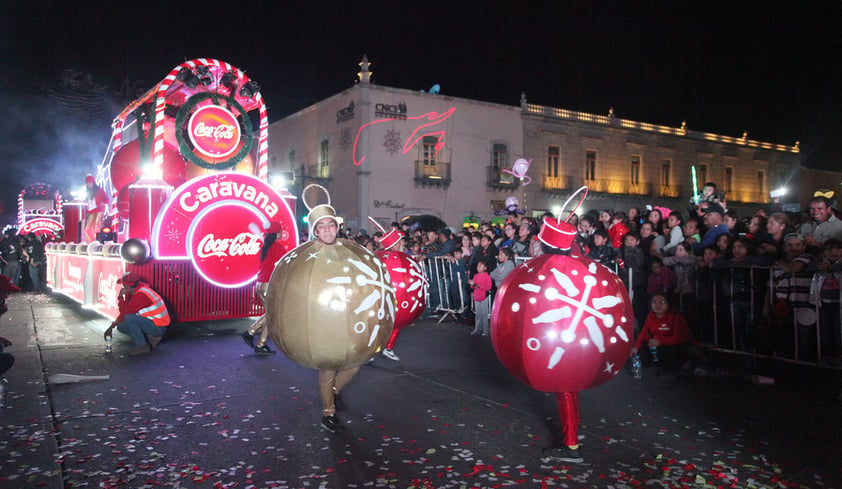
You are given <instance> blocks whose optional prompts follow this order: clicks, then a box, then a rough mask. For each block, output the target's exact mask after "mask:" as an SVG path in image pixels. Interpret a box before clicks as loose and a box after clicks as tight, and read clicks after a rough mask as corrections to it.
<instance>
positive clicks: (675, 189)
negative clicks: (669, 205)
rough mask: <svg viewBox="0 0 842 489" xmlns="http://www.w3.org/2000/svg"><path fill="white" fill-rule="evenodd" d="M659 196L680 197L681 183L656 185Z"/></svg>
mask: <svg viewBox="0 0 842 489" xmlns="http://www.w3.org/2000/svg"><path fill="white" fill-rule="evenodd" d="M658 196H659V197H681V185H661V186H659V187H658Z"/></svg>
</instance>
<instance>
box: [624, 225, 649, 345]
mask: <svg viewBox="0 0 842 489" xmlns="http://www.w3.org/2000/svg"><path fill="white" fill-rule="evenodd" d="M623 244H624V245H625V246H623V249H622V257H623V268H621V269H620V278H621V279H622V280H623V283H624V284H625V285H626V289H628V291H629V294H630V295H631V300H632V307H633V309H634V319H635V331H640V328H642V327H643V322H644V321H645V320H646V315H647V314H648V313H649V306H648V305H647V301H646V272H645V271H644V268H643V264H644V262H645V259H644V257H643V250H642V249H641V248H640V235H638V234H637V232H634V231H632V232H630V233H628V234H626V235H625V236H624V237H623Z"/></svg>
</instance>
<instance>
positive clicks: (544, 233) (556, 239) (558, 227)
mask: <svg viewBox="0 0 842 489" xmlns="http://www.w3.org/2000/svg"><path fill="white" fill-rule="evenodd" d="M579 193H582V197H580V198H579V202H578V203H577V204H576V207H574V208H573V210H572V211H570V214H568V215H567V217H566V218H565V219H561V215H562V214H564V209H565V208H566V207H567V204H569V203H570V201H571V200H572V199H573V197H575V196H576V195H577V194H579ZM587 195H588V187H579V189H578V190H576V191H575V192H573V195H571V196H570V197H568V198H567V200H566V201H565V202H564V205H562V206H561V211H559V217H558V218H553V217H546V218H544V225H543V226H541V231H540V232H539V233H538V239H539V240H541V242H542V243H544V244H545V245H547V246H549V247H551V248H557V249H559V250H569V249H570V247H571V246H573V240H575V239H576V227H575V226H573V225H572V224H570V223H569V222H567V220H568V219H570V216H572V215H573V214H574V213H575V212H576V210H577V209H578V208H579V206H580V205H582V202H583V201H584V200H585V197H586V196H587Z"/></svg>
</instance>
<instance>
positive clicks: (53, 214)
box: [17, 183, 64, 239]
mask: <svg viewBox="0 0 842 489" xmlns="http://www.w3.org/2000/svg"><path fill="white" fill-rule="evenodd" d="M63 213H64V210H63V206H62V199H61V194H60V193H59V191H58V190H53V188H52V187H51V186H50V185H48V184H46V183H33V184H32V185H29V186H27V187H26V188H24V189H23V190H21V191H20V193H19V194H18V222H17V227H18V234H22V235H26V234H30V233H32V234H36V235H40V236H44V237H45V238H48V239H52V238H54V237H56V236H61V235H62V234H63V233H64V216H63Z"/></svg>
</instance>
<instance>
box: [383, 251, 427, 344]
mask: <svg viewBox="0 0 842 489" xmlns="http://www.w3.org/2000/svg"><path fill="white" fill-rule="evenodd" d="M376 254H377V256H379V257H380V259H381V260H383V262H384V263H385V264H386V268H387V269H388V270H389V275H390V276H391V277H392V284H393V285H394V287H395V300H396V301H397V305H398V307H397V312H396V316H395V327H396V328H402V327H404V326H407V325H408V324H410V323H411V322H413V321H415V320H416V319H418V317H419V316H420V315H421V313H422V312H423V311H424V309H425V308H426V307H427V302H426V299H425V293H426V292H427V289H428V288H429V282H428V280H427V278H426V277H425V276H424V272H423V270H422V269H421V265H420V264H419V263H418V262H417V261H415V260H413V259H412V258H410V257H409V256H407V255H406V253H403V252H400V251H377V252H376Z"/></svg>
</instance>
